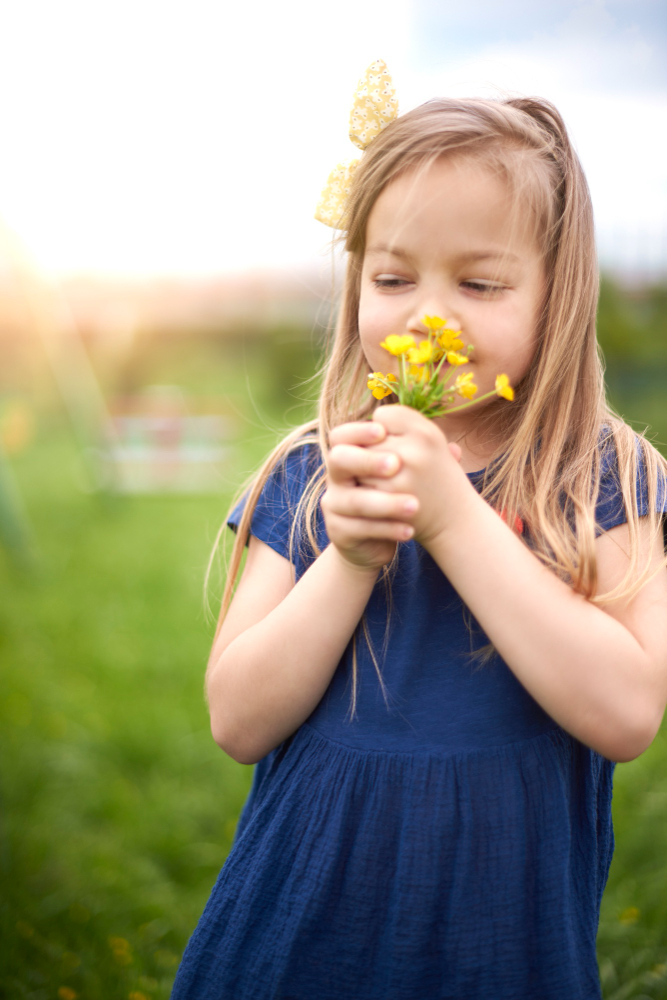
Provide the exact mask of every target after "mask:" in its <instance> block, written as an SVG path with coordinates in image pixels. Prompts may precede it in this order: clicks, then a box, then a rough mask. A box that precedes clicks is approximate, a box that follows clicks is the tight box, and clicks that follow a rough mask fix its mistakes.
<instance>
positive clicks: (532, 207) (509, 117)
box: [220, 98, 667, 702]
mask: <svg viewBox="0 0 667 1000" xmlns="http://www.w3.org/2000/svg"><path fill="white" fill-rule="evenodd" d="M441 157H456V158H457V159H462V160H463V161H464V162H465V163H471V164H472V163H476V164H478V165H480V166H481V167H483V168H485V169H487V168H488V169H491V170H494V171H497V172H498V173H499V174H500V175H502V177H503V179H504V180H505V181H506V183H507V186H508V191H509V193H510V196H511V198H512V201H513V203H514V205H515V206H518V207H519V208H520V209H522V210H523V211H522V213H521V215H522V219H525V220H528V219H533V220H534V221H535V225H536V236H537V238H538V239H539V240H540V243H541V248H542V253H543V257H544V264H545V272H546V276H547V287H546V293H545V300H544V305H543V309H542V313H541V316H540V319H539V325H538V331H537V332H538V346H537V350H536V353H535V357H534V359H533V362H532V365H531V367H530V370H529V371H528V373H527V375H526V376H525V378H524V379H523V380H522V382H521V383H520V384H519V385H518V386H516V393H515V399H514V402H512V403H507V402H506V401H501V400H497V401H495V402H494V403H491V404H489V405H488V406H486V407H485V408H484V410H483V412H480V419H481V420H484V421H489V426H494V428H499V429H500V438H501V439H502V440H503V442H504V446H503V448H502V449H501V453H500V454H499V455H498V457H497V459H496V460H495V461H494V462H492V463H491V464H490V465H489V466H488V468H487V470H486V474H485V477H484V482H483V486H482V495H483V496H484V497H485V498H486V499H487V500H488V501H489V502H490V503H491V504H492V505H493V506H494V507H496V508H497V509H498V510H502V509H505V510H506V511H512V512H517V513H519V514H520V516H521V518H522V519H523V520H524V522H525V523H526V524H527V525H528V527H529V537H530V541H529V544H530V546H531V548H532V550H533V551H534V553H535V554H536V556H537V557H538V558H540V559H541V560H542V561H543V562H544V563H545V564H546V565H548V566H549V567H550V568H551V569H552V570H553V572H555V573H556V574H557V575H558V576H559V577H561V578H562V579H563V580H566V581H567V582H568V583H569V584H570V585H571V586H572V587H573V588H574V589H575V590H576V591H577V592H579V593H581V594H583V595H584V596H585V597H586V598H587V599H588V600H591V601H595V602H596V603H599V604H605V603H607V602H609V601H612V600H616V599H619V598H623V597H630V596H632V595H633V594H634V593H636V592H637V591H638V590H639V589H640V588H641V586H642V585H643V583H644V582H645V581H646V579H647V578H648V574H649V572H650V569H649V566H648V565H640V564H639V560H640V557H639V545H638V531H639V517H640V510H639V509H638V503H637V488H636V481H637V472H638V466H639V464H640V465H641V467H642V476H643V480H644V486H645V489H646V490H647V491H648V496H649V498H652V497H654V496H655V495H656V491H657V489H658V482H659V480H660V479H661V477H664V476H665V475H667V462H666V461H665V459H664V458H663V457H662V456H661V455H660V454H659V453H658V452H657V451H656V450H655V448H653V446H652V445H651V444H650V443H649V442H648V441H647V440H646V439H645V438H643V437H641V436H639V435H636V434H635V432H634V431H632V430H631V429H630V428H629V427H628V426H627V425H626V424H625V423H624V422H623V421H622V420H621V419H620V418H619V417H617V416H616V415H615V414H614V413H613V412H612V411H611V410H610V408H609V407H608V405H607V403H606V399H605V390H604V380H603V366H602V362H601V358H600V354H599V350H598V346H597V340H596V332H595V317H596V308H597V298H598V270H597V259H596V252H595V238H594V228H593V213H592V207H591V200H590V194H589V191H588V186H587V183H586V179H585V177H584V174H583V171H582V168H581V165H580V163H579V160H578V159H577V156H576V154H575V152H574V150H573V148H572V145H571V143H570V141H569V138H568V135H567V131H566V128H565V125H564V123H563V121H562V119H561V117H560V115H559V114H558V112H557V111H556V109H555V108H554V107H553V106H552V105H551V104H549V103H548V102H547V101H543V100H538V99H534V98H523V99H512V100H507V101H487V100H434V101H429V102H428V103H426V104H424V105H422V106H421V107H418V108H416V109H414V110H413V111H409V112H408V113H407V114H404V115H402V116H401V117H399V118H397V119H396V120H395V121H393V122H392V123H391V124H389V125H388V126H387V127H386V128H385V130H384V131H383V132H381V133H380V135H379V136H378V137H377V138H376V139H375V140H374V141H373V142H372V143H371V145H370V146H369V147H368V149H367V150H366V152H365V154H364V157H363V159H362V162H361V164H360V166H359V168H358V169H357V172H356V175H355V178H354V181H353V186H352V190H351V192H350V195H349V198H348V204H347V210H346V218H345V220H344V221H345V227H346V229H347V238H346V243H345V249H346V250H347V269H346V275H345V281H344V287H343V291H342V297H341V301H340V307H339V312H338V317H337V322H336V324H335V329H334V331H333V335H332V337H331V339H330V344H329V345H328V349H327V358H326V361H325V364H324V367H323V370H322V390H321V396H320V405H319V413H318V417H317V419H316V420H314V421H312V422H311V423H309V424H305V425H303V426H301V427H297V428H295V429H294V430H293V431H292V432H291V433H290V434H289V435H288V436H287V437H286V438H285V439H284V441H282V442H281V443H280V445H279V446H278V447H277V448H276V449H275V450H274V451H273V452H272V453H271V455H270V456H269V457H268V459H267V460H266V462H265V463H264V465H263V466H262V468H261V469H260V471H259V473H258V474H257V476H256V477H255V479H254V481H253V483H252V485H251V487H250V490H249V493H248V495H247V501H246V504H245V509H244V512H243V516H242V518H241V522H240V524H239V526H238V530H237V533H236V538H235V541H234V548H233V551H232V554H231V560H230V567H229V571H228V576H227V582H226V586H225V590H224V594H223V599H222V611H221V617H220V621H222V619H223V618H224V615H225V613H226V611H227V609H228V607H229V602H230V601H231V598H232V594H233V589H234V585H235V581H236V578H237V576H238V573H239V569H240V566H241V559H242V554H243V549H244V546H245V544H246V542H247V538H248V533H249V528H250V523H251V520H252V515H253V511H254V509H255V505H256V503H257V499H258V497H259V494H260V493H261V490H262V488H263V486H264V484H265V482H266V480H267V477H268V476H269V474H270V473H271V471H272V470H273V468H274V467H275V466H276V465H277V464H278V463H279V462H280V461H281V460H282V459H283V458H284V456H285V455H286V454H287V453H288V452H290V451H292V450H294V449H295V448H299V447H301V446H302V445H303V444H304V443H305V442H311V443H312V442H316V443H318V444H319V447H320V449H321V454H322V456H326V454H327V450H328V438H329V432H330V430H331V428H333V427H336V426H337V425H339V424H341V423H344V422H346V421H348V420H362V419H364V418H366V417H367V416H369V415H370V413H371V412H372V410H373V409H374V407H375V406H376V405H377V404H376V402H375V401H374V400H373V399H372V397H371V396H370V393H369V392H368V389H367V387H366V381H367V376H368V372H369V367H368V364H367V362H366V360H365V357H364V355H363V353H362V349H361V344H360V339H359V330H358V308H359V294H360V276H361V268H362V262H363V258H364V251H365V238H366V226H367V221H368V217H369V214H370V212H371V210H372V208H373V205H374V204H375V201H376V200H377V198H378V196H379V194H380V192H381V191H382V190H383V189H384V188H385V187H386V186H387V185H388V184H390V183H391V182H392V180H394V179H395V178H396V177H398V175H399V174H402V173H403V172H405V171H406V170H408V169H417V170H419V169H423V168H427V167H428V165H429V164H430V163H432V162H433V161H434V160H436V159H438V158H441ZM491 422H492V423H491ZM605 449H611V451H612V452H615V457H616V459H617V464H618V484H619V488H620V490H621V491H622V496H623V502H624V504H625V509H626V513H627V521H628V526H629V533H630V544H631V558H630V561H629V565H628V570H627V573H626V575H625V578H624V579H623V580H622V581H621V583H620V584H619V585H618V586H617V587H616V588H615V589H614V591H612V592H610V593H607V594H600V593H598V586H597V571H596V558H595V544H594V543H595V537H596V524H595V505H596V500H597V497H598V492H599V487H600V477H601V456H602V455H603V454H604V452H605ZM324 488H325V470H324V463H322V465H321V466H320V468H319V469H318V470H317V471H316V472H315V473H314V475H313V476H312V477H311V479H310V481H309V483H308V486H307V488H306V490H305V493H304V495H303V496H302V498H301V501H300V503H299V507H298V509H297V511H296V512H295V524H296V523H297V522H298V523H301V524H302V525H303V528H304V531H305V536H306V537H307V539H308V542H309V543H310V545H311V546H312V548H313V552H314V554H315V555H317V554H318V552H319V550H318V547H317V542H316V538H315V518H316V513H317V506H318V501H319V499H320V497H321V494H322V492H323V490H324ZM654 506H655V505H654V504H652V503H649V508H648V510H647V511H646V512H644V511H642V512H641V513H642V514H644V513H646V515H647V516H648V519H649V522H650V526H651V529H652V530H653V532H654V533H655V534H656V535H657V534H658V533H659V531H660V529H661V523H660V515H659V514H658V513H656V511H655V509H654ZM376 667H377V664H376ZM352 687H353V702H354V699H355V694H356V665H355V666H354V667H353V685H352Z"/></svg>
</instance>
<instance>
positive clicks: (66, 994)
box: [58, 986, 79, 1000]
mask: <svg viewBox="0 0 667 1000" xmlns="http://www.w3.org/2000/svg"><path fill="white" fill-rule="evenodd" d="M78 995H79V994H78V993H77V992H76V990H73V989H71V988H70V987H69V986H61V987H60V988H59V990H58V1000H76V998H77V997H78Z"/></svg>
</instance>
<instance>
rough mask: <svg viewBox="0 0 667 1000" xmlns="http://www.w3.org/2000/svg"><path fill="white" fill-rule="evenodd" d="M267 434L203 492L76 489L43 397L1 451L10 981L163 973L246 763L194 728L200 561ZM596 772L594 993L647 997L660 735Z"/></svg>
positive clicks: (659, 955)
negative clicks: (610, 822)
mask: <svg viewBox="0 0 667 1000" xmlns="http://www.w3.org/2000/svg"><path fill="white" fill-rule="evenodd" d="M644 402H645V403H646V400H644ZM657 405H658V404H656V407H657ZM656 412H657V410H656ZM661 412H664V411H661ZM635 413H636V415H637V417H638V418H639V417H641V416H642V415H643V413H642V409H641V400H640V401H638V402H637V403H636V409H635V410H633V408H632V406H631V407H630V409H629V411H628V415H630V416H633V415H635ZM657 419H658V421H659V420H660V419H661V417H660V415H658V418H657ZM660 433H664V432H663V430H662V429H661V430H660ZM663 440H664V438H663ZM270 443H271V435H270V433H268V432H266V433H259V434H258V433H253V434H252V436H248V437H247V439H246V438H244V439H243V440H242V442H241V447H240V450H239V452H238V453H237V461H236V462H235V463H234V464H233V465H232V466H231V467H230V470H229V484H228V485H229V489H228V493H227V494H225V493H224V491H223V492H221V495H220V496H218V497H208V498H194V497H190V498H183V497H142V498H122V499H121V498H116V499H114V498H110V497H105V496H103V495H99V494H90V493H86V492H83V491H82V490H81V489H80V487H79V485H78V483H79V482H80V469H79V463H80V458H79V456H78V454H77V451H76V449H75V447H74V444H73V442H72V440H71V437H70V435H69V431H68V428H67V426H66V424H65V423H64V422H63V421H62V420H61V419H58V418H57V417H54V418H51V419H50V422H49V423H48V424H47V423H46V422H43V424H42V426H41V430H40V432H39V434H38V436H37V439H36V441H35V443H34V444H33V445H32V446H31V447H30V448H28V449H26V450H25V451H24V452H23V453H22V454H21V455H19V456H17V457H16V458H15V460H14V461H13V468H14V472H15V475H16V477H17V480H18V482H19V483H20V486H21V491H22V494H23V497H24V500H25V503H26V507H27V509H28V512H29V516H30V520H31V523H32V526H33V530H34V534H35V539H36V543H37V549H38V563H37V568H36V570H35V572H34V573H33V574H32V575H30V574H21V573H18V572H17V571H16V570H15V569H14V568H13V567H12V566H11V565H10V564H9V562H8V560H7V559H6V558H5V557H4V554H3V553H2V551H0V587H1V590H2V595H3V596H2V601H1V602H0V658H1V660H2V676H3V688H4V691H3V699H2V707H1V709H0V713H1V715H0V727H1V730H2V753H1V755H0V778H1V795H2V800H1V809H2V837H1V842H0V851H1V853H0V878H1V880H2V885H3V891H2V910H1V914H2V927H1V928H0V931H1V934H0V983H1V985H0V995H1V996H2V997H6V998H8V1000H28V998H30V1000H56V998H59V1000H75V998H81V1000H146V998H148V1000H164V998H167V997H168V995H169V989H170V985H171V982H172V980H173V976H174V972H175V969H176V966H177V963H178V961H179V957H180V954H181V952H182V949H183V947H184V945H185V943H186V941H187V938H188V935H189V934H190V932H191V931H192V929H193V927H194V925H195V923H196V921H197V918H198V917H199V915H200V913H201V910H202V908H203V906H204V903H205V902H206V899H207V897H208V893H209V891H210V888H211V886H212V884H213V881H214V880H215V877H216V875H217V873H218V871H219V868H220V866H221V865H222V863H223V861H224V859H225V856H226V854H227V852H228V850H229V847H230V844H231V840H232V837H233V833H234V827H235V823H236V819H237V816H238V813H239V810H240V808H241V805H242V803H243V801H244V797H245V795H246V793H247V789H248V787H249V782H250V778H251V769H250V768H247V767H243V766H241V765H237V764H235V763H234V762H233V761H231V760H230V759H229V758H227V757H225V755H224V754H223V753H222V752H221V751H220V750H218V749H217V747H216V746H215V745H214V743H213V741H212V739H211V737H210V733H209V729H208V718H207V714H206V710H205V705H204V700H203V695H202V678H203V669H204V664H205V661H206V657H207V652H208V647H209V643H210V636H211V633H212V628H213V626H212V624H211V623H210V622H209V621H207V620H206V617H205V614H204V609H203V599H202V581H203V576H204V570H205V566H206V563H207V559H208V555H209V551H210V548H211V545H212V542H213V539H214V536H215V533H216V531H217V527H218V525H219V523H220V521H221V519H222V517H223V514H224V512H225V509H226V506H227V502H228V499H229V494H231V492H232V490H233V488H234V486H235V485H237V484H238V481H240V479H241V478H243V475H244V474H245V473H246V472H247V471H248V470H249V469H250V468H251V467H252V466H253V465H254V464H255V463H256V461H257V460H258V459H259V458H260V457H261V454H262V453H263V452H264V451H266V450H267V448H268V447H269V445H270ZM615 785H616V791H615V805H614V816H615V825H616V836H617V850H616V856H615V859H614V862H613V867H612V873H611V878H610V882H609V886H608V888H607V891H606V894H605V898H604V905H603V918H602V924H601V930H600V937H599V957H600V968H601V974H602V979H603V983H604V990H605V998H606V1000H646V998H651V1000H667V866H666V859H667V737H666V736H665V735H664V734H661V735H660V736H659V737H658V739H657V740H656V741H655V743H654V745H653V746H652V747H651V749H650V750H649V751H647V752H646V753H645V754H644V755H643V756H642V757H641V758H640V759H639V760H637V761H634V762H633V763H631V764H625V765H621V766H619V767H618V768H617V771H616V782H615ZM564 1000H566V998H564Z"/></svg>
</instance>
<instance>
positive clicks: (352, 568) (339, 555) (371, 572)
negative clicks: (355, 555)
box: [328, 542, 382, 588]
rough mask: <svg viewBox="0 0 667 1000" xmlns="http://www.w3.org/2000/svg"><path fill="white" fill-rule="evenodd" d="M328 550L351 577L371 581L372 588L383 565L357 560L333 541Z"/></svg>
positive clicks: (340, 567) (332, 557) (331, 556)
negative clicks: (351, 557)
mask: <svg viewBox="0 0 667 1000" xmlns="http://www.w3.org/2000/svg"><path fill="white" fill-rule="evenodd" d="M328 551H329V552H330V554H331V555H330V558H331V559H332V560H334V561H335V562H336V564H337V565H338V567H339V569H341V570H342V571H343V573H345V574H346V576H347V577H348V578H349V579H351V580H359V581H367V582H368V583H370V585H371V588H372V587H373V586H374V584H375V581H376V580H377V578H378V575H379V573H380V570H381V569H382V566H373V565H368V563H362V562H355V561H354V560H352V559H350V558H349V557H348V556H347V555H346V554H345V553H344V552H343V551H341V549H339V548H338V546H337V545H335V544H334V543H333V542H330V544H329V547H328Z"/></svg>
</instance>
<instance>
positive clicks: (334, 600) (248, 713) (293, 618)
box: [207, 545, 377, 763]
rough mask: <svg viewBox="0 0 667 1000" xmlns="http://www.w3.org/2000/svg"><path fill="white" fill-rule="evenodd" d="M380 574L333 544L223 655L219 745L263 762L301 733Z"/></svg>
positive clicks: (213, 701) (217, 695)
mask: <svg viewBox="0 0 667 1000" xmlns="http://www.w3.org/2000/svg"><path fill="white" fill-rule="evenodd" d="M376 579H377V570H372V569H370V570H369V569H362V568H360V567H355V566H352V565H350V564H349V563H348V562H346V561H345V560H344V559H343V558H341V556H340V555H339V553H338V551H337V550H336V549H335V547H334V546H333V545H329V546H328V548H327V549H325V550H324V552H323V553H322V554H321V555H320V556H319V558H318V559H316V560H315V562H314V563H313V565H312V566H311V567H310V568H309V569H308V570H307V572H306V573H305V574H304V575H303V577H302V578H301V579H300V580H299V582H298V583H297V584H296V585H295V586H294V587H293V589H292V590H291V591H290V592H289V594H287V596H286V597H285V598H284V600H282V601H281V603H280V604H279V605H278V606H277V607H275V608H274V609H273V610H272V611H271V612H270V613H269V614H268V615H266V617H265V618H263V619H262V620H261V621H260V622H258V623H257V624H255V625H253V626H252V627H250V628H248V629H247V630H246V631H244V632H242V633H241V634H240V635H238V636H237V637H236V638H235V639H234V640H233V641H232V642H231V643H229V645H228V646H227V647H226V648H225V649H224V650H223V651H221V652H218V651H216V648H215V647H214V649H213V651H212V654H211V659H210V661H209V669H208V672H207V693H208V699H209V708H210V713H211V726H212V730H213V735H214V738H215V739H216V741H217V742H218V743H219V744H220V746H222V747H223V749H224V750H226V752H227V753H229V754H230V755H231V756H232V757H234V758H235V759H236V760H238V761H240V762H242V763H255V762H256V761H257V760H259V759H261V758H262V757H263V756H265V754H267V753H268V752H269V751H270V750H272V749H273V748H274V747H275V746H277V745H278V744H279V743H281V742H282V740H284V739H286V738H287V737H288V736H289V735H291V733H293V732H294V731H295V730H296V729H297V728H298V727H299V726H300V725H301V723H302V722H303V721H304V720H305V719H307V718H308V716H309V715H310V714H311V712H312V711H313V709H314V708H315V707H316V705H317V704H318V703H319V701H320V700H321V699H322V696H323V695H324V693H325V691H326V689H327V687H328V685H329V682H330V680H331V677H332V676H333V673H334V671H335V669H336V667H337V665H338V663H339V662H340V659H341V657H342V655H343V653H344V651H345V649H346V647H347V645H348V643H349V641H350V639H351V637H352V635H353V633H354V630H355V628H356V626H357V624H358V622H359V620H360V618H361V616H362V614H363V611H364V608H365V606H366V604H367V602H368V599H369V597H370V594H371V591H372V589H373V585H374V583H375V580H376Z"/></svg>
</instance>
